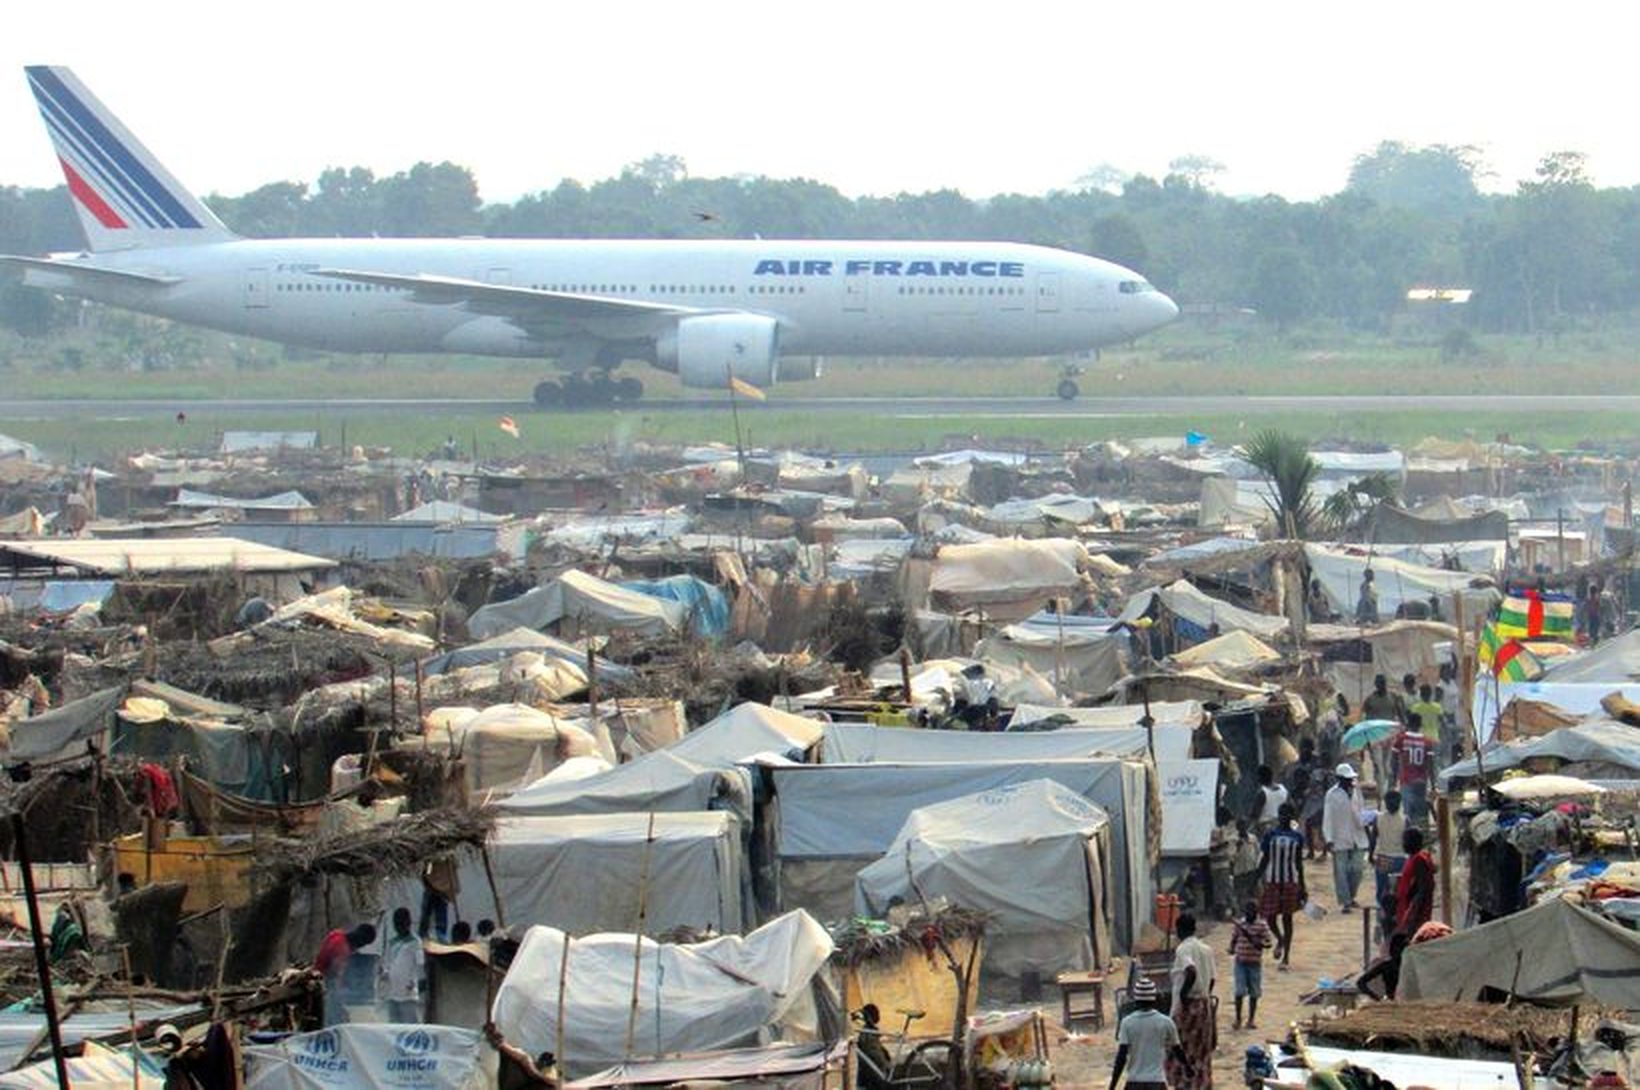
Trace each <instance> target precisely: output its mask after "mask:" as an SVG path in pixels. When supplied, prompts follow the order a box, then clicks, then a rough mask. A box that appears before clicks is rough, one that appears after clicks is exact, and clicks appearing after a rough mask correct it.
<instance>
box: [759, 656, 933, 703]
mask: <svg viewBox="0 0 1640 1090" xmlns="http://www.w3.org/2000/svg"><path fill="white" fill-rule="evenodd" d="M780 661H781V663H782V665H784V663H785V661H786V659H785V656H781V659H780ZM900 684H901V685H902V686H904V687H905V703H906V707H907V708H908V709H909V708H910V705H911V652H910V651H908V650H906V649H905V648H904V647H902V648H900Z"/></svg>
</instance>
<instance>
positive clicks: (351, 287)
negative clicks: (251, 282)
mask: <svg viewBox="0 0 1640 1090" xmlns="http://www.w3.org/2000/svg"><path fill="white" fill-rule="evenodd" d="M274 287H275V288H276V289H277V290H279V291H399V290H402V289H399V288H383V287H378V286H377V285H375V284H347V283H341V284H325V283H318V282H312V281H298V282H296V283H294V284H275V285H274Z"/></svg>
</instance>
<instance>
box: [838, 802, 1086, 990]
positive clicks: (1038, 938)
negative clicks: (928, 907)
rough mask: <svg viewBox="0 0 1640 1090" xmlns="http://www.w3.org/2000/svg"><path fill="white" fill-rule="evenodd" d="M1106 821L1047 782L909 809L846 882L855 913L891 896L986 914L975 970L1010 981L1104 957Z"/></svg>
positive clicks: (871, 910)
mask: <svg viewBox="0 0 1640 1090" xmlns="http://www.w3.org/2000/svg"><path fill="white" fill-rule="evenodd" d="M1110 839H1111V838H1110V818H1109V816H1108V815H1106V813H1105V812H1104V811H1103V810H1101V809H1100V808H1099V807H1097V806H1095V805H1094V804H1093V803H1091V802H1089V801H1087V800H1086V799H1084V798H1083V797H1082V796H1080V795H1078V794H1077V793H1076V792H1074V791H1072V790H1070V789H1069V788H1067V787H1064V786H1062V785H1060V784H1057V783H1055V782H1054V781H1052V780H1029V781H1027V782H1025V783H1018V784H1013V785H1011V786H1009V787H1003V788H998V789H996V790H992V791H983V792H980V793H978V794H974V795H963V796H961V797H960V798H955V799H952V800H950V801H949V802H942V803H936V804H934V805H933V806H927V807H923V808H921V809H917V810H913V811H912V812H911V814H910V815H909V816H908V817H907V818H906V820H905V824H904V825H903V826H901V827H900V831H899V833H898V834H897V835H896V836H895V837H894V843H893V844H891V845H889V848H888V851H887V852H886V853H884V855H883V857H882V858H881V859H879V860H878V861H877V862H875V863H873V864H871V866H869V867H867V868H865V869H864V870H862V871H861V872H860V874H859V876H858V877H857V878H856V879H855V886H854V899H855V908H856V910H857V911H859V912H861V913H863V914H865V915H868V916H873V917H877V918H882V917H883V916H885V915H887V913H888V905H889V901H890V900H891V899H892V898H896V897H898V898H899V899H901V900H902V901H905V902H907V903H911V904H915V903H917V901H918V900H919V899H920V898H922V897H930V898H932V897H945V898H947V899H949V900H950V902H951V903H952V904H954V905H960V906H962V907H963V908H970V909H976V910H978V911H981V912H984V913H987V914H988V915H989V916H990V917H991V919H990V922H989V923H987V925H986V928H985V968H987V969H989V970H991V971H993V972H997V973H1001V974H1003V975H1005V976H1010V977H1018V976H1020V975H1022V974H1023V973H1025V972H1026V971H1027V970H1032V969H1034V970H1037V971H1038V972H1040V973H1042V974H1043V975H1045V976H1046V975H1048V974H1051V973H1057V972H1063V971H1067V970H1082V969H1094V968H1098V967H1101V966H1103V965H1105V964H1106V963H1107V962H1109V961H1110V959H1111V953H1112V951H1111V948H1110V920H1109V916H1108V913H1109V911H1110V905H1109V903H1108V901H1109V886H1110Z"/></svg>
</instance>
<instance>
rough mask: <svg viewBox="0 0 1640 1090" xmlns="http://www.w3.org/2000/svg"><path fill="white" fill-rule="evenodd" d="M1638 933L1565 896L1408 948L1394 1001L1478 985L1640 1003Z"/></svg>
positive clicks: (1546, 997) (1540, 997) (1503, 991)
mask: <svg viewBox="0 0 1640 1090" xmlns="http://www.w3.org/2000/svg"><path fill="white" fill-rule="evenodd" d="M1636 966H1640V935H1636V934H1635V933H1634V932H1632V931H1626V930H1624V929H1623V928H1622V927H1619V926H1618V925H1617V924H1614V923H1612V922H1610V921H1609V920H1604V919H1602V918H1601V917H1599V916H1597V915H1595V914H1594V913H1593V912H1590V911H1588V910H1587V909H1584V908H1579V907H1578V906H1577V905H1574V904H1572V903H1571V902H1570V901H1565V900H1560V899H1556V900H1552V901H1543V902H1540V903H1539V904H1537V905H1534V906H1533V907H1531V908H1528V909H1525V910H1523V911H1520V912H1516V913H1515V914H1514V915H1511V916H1505V917H1503V918H1502V919H1498V920H1493V921H1492V922H1491V923H1485V924H1481V925H1480V926H1479V927H1472V928H1469V929H1468V930H1466V931H1459V932H1457V933H1455V934H1452V935H1449V936H1447V937H1446V938H1444V939H1436V940H1435V941H1433V942H1422V943H1419V944H1418V945H1416V946H1409V947H1407V952H1406V956H1405V957H1404V958H1403V959H1402V961H1401V983H1400V987H1399V990H1398V991H1397V993H1396V998H1398V999H1442V1000H1445V999H1452V998H1454V997H1456V998H1460V999H1470V1000H1473V999H1478V998H1479V997H1480V993H1481V991H1482V989H1485V988H1490V989H1492V990H1493V991H1494V992H1496V993H1497V994H1498V995H1500V996H1505V995H1508V994H1509V993H1510V992H1513V993H1514V994H1515V995H1517V996H1520V997H1521V998H1523V999H1528V1000H1531V1001H1533V1002H1538V1003H1553V1004H1567V1005H1569V1004H1572V1003H1580V1002H1590V1001H1592V1002H1595V1003H1598V1004H1600V1005H1601V1006H1603V1007H1607V1008H1611V1009H1617V1010H1637V1009H1640V972H1637V971H1636Z"/></svg>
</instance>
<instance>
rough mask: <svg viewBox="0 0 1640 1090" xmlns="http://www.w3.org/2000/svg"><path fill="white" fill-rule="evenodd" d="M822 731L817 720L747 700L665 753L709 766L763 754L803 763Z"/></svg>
mask: <svg viewBox="0 0 1640 1090" xmlns="http://www.w3.org/2000/svg"><path fill="white" fill-rule="evenodd" d="M825 729H826V728H825V725H824V724H822V723H820V722H819V721H818V720H814V719H808V718H806V717H804V716H801V715H793V714H792V713H791V712H783V711H780V710H778V709H776V708H771V707H769V706H768V705H766V704H757V703H754V702H752V701H746V702H745V703H742V704H736V705H735V706H734V707H733V708H730V709H729V710H728V711H726V712H724V713H723V714H722V715H720V716H718V717H717V718H715V719H712V720H710V721H709V722H706V723H703V724H701V725H700V726H698V727H696V728H695V729H694V730H692V731H690V732H689V733H688V734H686V735H684V736H683V737H682V738H680V739H678V740H677V741H676V742H673V743H672V744H671V745H670V746H667V747H666V752H667V753H670V754H671V755H672V756H674V757H681V758H683V759H684V760H686V761H692V762H694V763H695V764H699V765H707V766H712V767H727V766H729V765H733V764H739V763H742V762H744V761H748V760H750V759H751V758H753V757H756V756H757V755H759V754H764V753H774V754H778V755H780V756H783V757H789V758H792V759H793V760H802V759H803V757H804V756H805V755H806V754H807V753H808V751H809V750H810V749H812V748H814V745H815V743H816V742H818V741H820V739H821V736H822V735H823V734H824V732H825Z"/></svg>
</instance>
